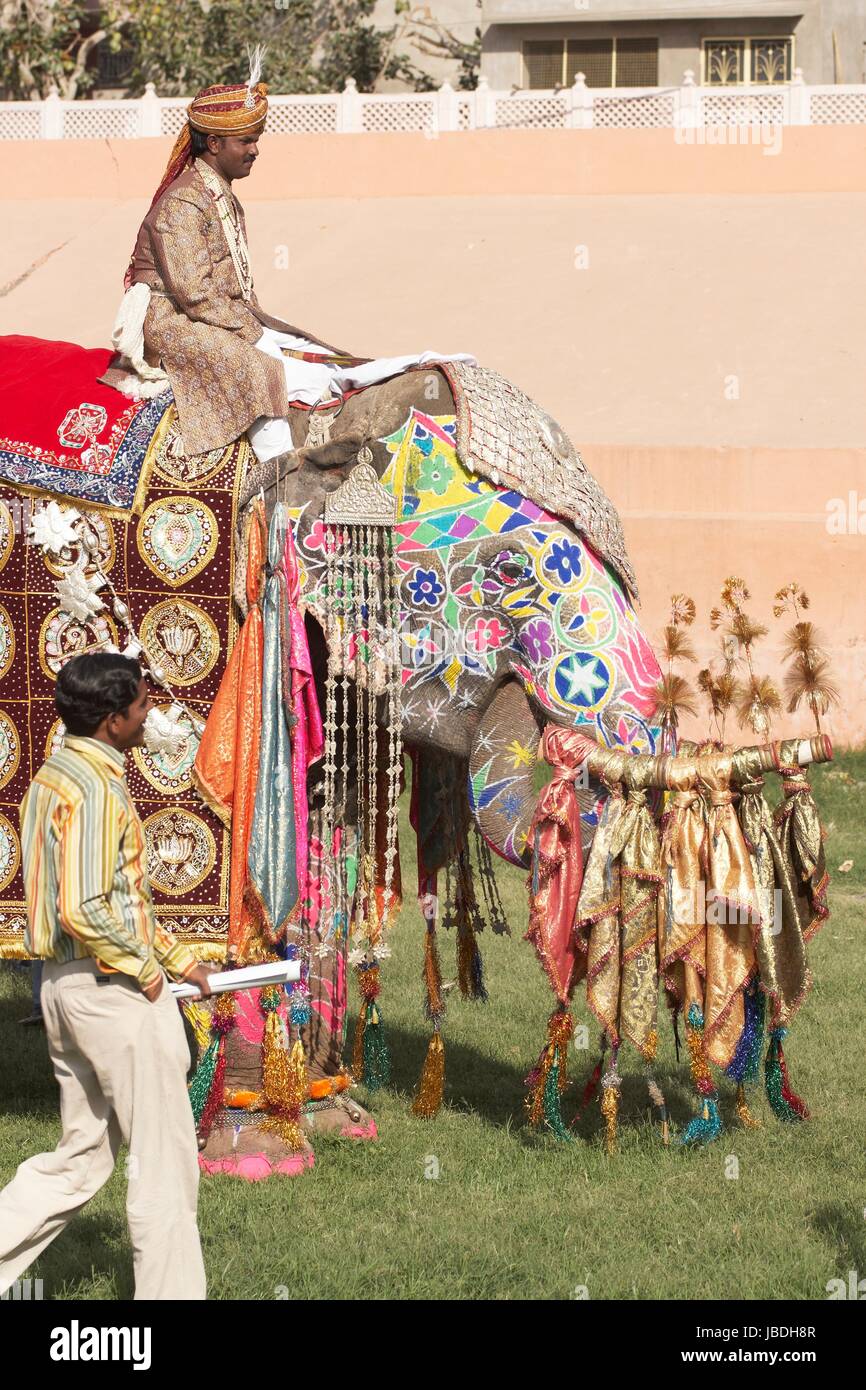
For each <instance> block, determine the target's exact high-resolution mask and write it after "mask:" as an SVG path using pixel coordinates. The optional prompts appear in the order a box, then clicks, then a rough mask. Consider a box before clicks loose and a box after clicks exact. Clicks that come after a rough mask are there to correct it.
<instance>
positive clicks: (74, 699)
mask: <svg viewBox="0 0 866 1390" xmlns="http://www.w3.org/2000/svg"><path fill="white" fill-rule="evenodd" d="M140 683H141V667H140V666H139V664H138V662H137V661H133V660H132V659H131V658H130V657H128V656H121V655H120V653H119V652H83V653H82V654H81V656H74V657H73V658H72V660H71V661H67V663H66V665H65V666H64V667H62V668H61V671H60V673H59V675H58V677H57V685H56V687H55V691H54V702H55V704H56V705H57V712H58V714H59V715H60V718H61V719H62V720H63V723H64V724H65V725H66V731H67V733H70V734H77V735H78V736H79V737H85V738H86V737H88V736H89V735H91V734H95V733H96V730H97V729H98V728H99V726H100V724H101V723H102V721H103V719H104V718H105V717H106V715H108V714H121V713H123V714H125V713H126V711H127V710H128V709H129V706H130V705H131V704H132V703H133V701H134V700H135V699H136V697H137V696H138V687H139V685H140Z"/></svg>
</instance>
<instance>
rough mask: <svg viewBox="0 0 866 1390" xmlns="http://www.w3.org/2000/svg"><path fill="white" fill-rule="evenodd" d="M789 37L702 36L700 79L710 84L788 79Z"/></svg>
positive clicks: (789, 75)
mask: <svg viewBox="0 0 866 1390" xmlns="http://www.w3.org/2000/svg"><path fill="white" fill-rule="evenodd" d="M793 47H794V40H793V38H790V37H788V38H785V37H775V38H767V39H753V38H743V39H728V38H724V39H721V38H719V39H704V82H705V84H706V85H707V86H710V87H725V86H729V85H731V84H734V83H743V82H754V83H760V84H762V85H768V84H771V83H774V82H790V80H791V70H792V57H793Z"/></svg>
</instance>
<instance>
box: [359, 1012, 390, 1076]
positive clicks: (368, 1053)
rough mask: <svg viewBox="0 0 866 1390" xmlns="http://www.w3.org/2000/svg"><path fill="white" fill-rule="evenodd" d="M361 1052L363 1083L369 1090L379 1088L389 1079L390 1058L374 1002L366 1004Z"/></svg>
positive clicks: (379, 1016)
mask: <svg viewBox="0 0 866 1390" xmlns="http://www.w3.org/2000/svg"><path fill="white" fill-rule="evenodd" d="M363 1052H364V1085H365V1086H367V1087H368V1089H369V1090H371V1091H378V1090H381V1088H382V1087H383V1086H387V1085H388V1082H389V1081H390V1080H391V1058H390V1057H389V1055H388V1044H387V1042H386V1041H385V1029H384V1028H383V1027H382V1018H381V1015H380V1013H379V1006H378V1005H377V1004H375V1003H370V1004H368V1005H367V1017H366V1018H365V1020H364V1041H363Z"/></svg>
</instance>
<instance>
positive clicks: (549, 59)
mask: <svg viewBox="0 0 866 1390" xmlns="http://www.w3.org/2000/svg"><path fill="white" fill-rule="evenodd" d="M523 60H524V70H525V86H527V87H533V88H539V87H546V88H550V87H555V86H556V85H557V83H558V84H559V85H560V86H563V85H564V86H566V87H570V86H571V85H572V84H573V82H574V79H575V77H576V76H577V74H578V73H579V72H582V73H583V74H584V76H585V77H586V85H587V87H657V86H658V80H659V41H658V39H657V38H635V39H604V38H601V39H532V40H528V41H527V42H526V43H524V45H523Z"/></svg>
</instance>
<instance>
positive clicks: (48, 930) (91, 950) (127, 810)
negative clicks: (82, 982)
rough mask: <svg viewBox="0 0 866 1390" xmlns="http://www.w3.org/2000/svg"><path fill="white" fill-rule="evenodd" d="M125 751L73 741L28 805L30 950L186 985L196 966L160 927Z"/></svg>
mask: <svg viewBox="0 0 866 1390" xmlns="http://www.w3.org/2000/svg"><path fill="white" fill-rule="evenodd" d="M125 771H126V763H125V759H124V755H123V753H121V752H119V751H118V750H117V749H115V748H112V747H111V746H110V745H109V744H107V743H103V742H102V740H101V739H95V738H78V737H74V736H73V735H71V734H67V735H66V737H65V739H64V741H63V747H62V749H61V750H60V751H59V752H57V753H54V754H53V755H52V756H51V757H50V758H49V759H48V761H47V762H45V763H43V764H42V767H41V768H40V769H39V771H38V772H37V774H36V776H35V777H34V779H33V781H32V782H31V784H30V786H29V787H28V789H27V793H26V795H25V797H24V800H23V801H22V803H21V812H20V814H21V850H22V857H23V862H24V882H25V885H26V893H27V917H28V924H27V930H26V932H25V935H24V944H25V945H26V947H27V949H28V950H29V951H30V953H31V955H34V956H41V957H43V958H44V959H48V960H56V961H63V962H65V961H70V960H80V959H82V958H84V957H87V956H95V957H96V959H97V960H98V961H99V962H100V963H101V964H102V965H103V966H104V967H107V968H109V969H110V970H115V971H120V972H122V973H123V974H124V975H132V976H133V977H134V978H135V979H136V980H138V982H139V984H140V985H141V987H142V988H143V989H144V988H147V986H148V985H150V984H152V983H153V982H154V981H155V980H156V979H157V978H158V976H159V971H160V966H162V968H163V969H164V970H165V971H166V972H167V974H169V975H172V976H175V977H183V976H185V975H187V974H188V973H189V972H190V970H192V969H194V967H195V965H196V963H197V962H196V959H195V957H194V955H193V954H192V952H191V951H190V950H189V948H188V947H187V946H184V945H182V944H181V943H180V942H176V941H175V940H174V939H173V938H172V936H171V935H170V933H169V932H167V931H166V930H165V929H164V928H163V927H160V926H158V925H157V922H156V917H155V915H154V910H153V900H152V898H151V895H150V885H149V884H148V881H147V867H146V864H147V847H146V841H145V835H144V830H143V827H142V824H141V821H140V819H139V817H138V812H137V811H136V809H135V803H134V802H133V800H132V797H131V796H130V793H129V788H128V787H127V785H126V777H125Z"/></svg>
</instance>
